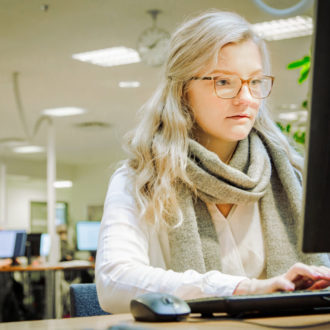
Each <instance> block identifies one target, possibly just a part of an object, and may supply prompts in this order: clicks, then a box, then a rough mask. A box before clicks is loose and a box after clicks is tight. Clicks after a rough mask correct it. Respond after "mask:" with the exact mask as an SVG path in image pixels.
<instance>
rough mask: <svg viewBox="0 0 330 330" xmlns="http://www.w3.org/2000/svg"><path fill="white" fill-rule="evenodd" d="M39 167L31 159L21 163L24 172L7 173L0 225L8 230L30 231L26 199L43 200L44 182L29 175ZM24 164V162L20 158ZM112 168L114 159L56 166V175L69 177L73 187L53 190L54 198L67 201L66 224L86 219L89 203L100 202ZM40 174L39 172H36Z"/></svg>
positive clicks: (44, 198) (28, 202) (45, 196)
mask: <svg viewBox="0 0 330 330" xmlns="http://www.w3.org/2000/svg"><path fill="white" fill-rule="evenodd" d="M38 166H41V165H40V164H37V163H34V162H26V163H25V173H29V174H31V175H23V170H22V171H17V169H15V171H16V173H20V174H10V173H8V175H7V180H6V205H7V210H6V213H7V216H6V219H5V223H4V224H3V226H4V227H5V228H11V229H19V228H22V229H26V230H30V202H31V201H47V182H46V178H45V174H43V178H41V177H35V176H34V175H32V173H33V171H34V170H35V168H36V167H38ZM21 167H22V168H23V167H24V161H21ZM115 167H116V162H115V161H114V162H113V163H111V164H109V163H101V164H93V165H81V166H72V168H69V167H67V168H66V170H65V171H63V170H61V166H59V170H58V174H57V177H58V178H61V179H62V178H65V179H68V180H72V182H73V187H72V188H68V189H56V200H57V201H64V202H67V203H68V205H69V209H68V211H69V224H70V227H71V228H74V225H75V223H76V222H77V221H80V220H87V218H88V214H87V208H88V206H89V205H93V206H95V205H103V202H104V199H105V195H106V191H107V186H108V182H109V178H110V176H111V174H112V173H113V171H114V169H115ZM9 172H10V171H9ZM38 173H40V171H39V172H38Z"/></svg>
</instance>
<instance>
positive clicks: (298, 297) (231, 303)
mask: <svg viewBox="0 0 330 330" xmlns="http://www.w3.org/2000/svg"><path fill="white" fill-rule="evenodd" d="M186 302H187V303H188V305H189V306H190V308H191V312H192V313H201V314H202V316H206V317H208V316H211V315H212V314H214V313H226V314H229V315H231V316H235V317H237V316H241V315H242V316H244V315H249V314H251V315H255V316H257V315H258V314H259V315H280V314H281V315H298V314H312V313H323V312H324V313H330V289H329V288H327V289H326V290H315V291H307V290H302V291H292V292H275V293H270V294H255V295H237V296H227V297H210V298H200V299H191V300H186Z"/></svg>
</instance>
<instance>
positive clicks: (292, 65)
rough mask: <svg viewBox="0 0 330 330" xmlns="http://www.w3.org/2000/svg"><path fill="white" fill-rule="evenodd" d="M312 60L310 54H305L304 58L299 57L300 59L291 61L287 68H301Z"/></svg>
mask: <svg viewBox="0 0 330 330" xmlns="http://www.w3.org/2000/svg"><path fill="white" fill-rule="evenodd" d="M310 61H311V58H310V56H309V55H306V56H304V57H303V58H301V59H299V60H296V61H293V62H291V63H289V64H288V66H287V68H288V69H289V70H292V69H296V68H299V67H301V66H303V65H305V64H307V63H310Z"/></svg>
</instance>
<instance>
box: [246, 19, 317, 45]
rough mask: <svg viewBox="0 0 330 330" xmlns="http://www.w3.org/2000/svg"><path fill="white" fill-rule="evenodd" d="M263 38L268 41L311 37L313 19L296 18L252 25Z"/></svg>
mask: <svg viewBox="0 0 330 330" xmlns="http://www.w3.org/2000/svg"><path fill="white" fill-rule="evenodd" d="M252 27H253V30H254V32H255V33H257V34H258V35H259V36H260V37H261V38H263V39H266V40H268V41H272V40H282V39H291V38H297V37H304V36H309V35H311V34H312V33H313V19H312V18H311V17H308V16H296V17H290V18H287V19H279V20H274V21H269V22H261V23H257V24H253V25H252Z"/></svg>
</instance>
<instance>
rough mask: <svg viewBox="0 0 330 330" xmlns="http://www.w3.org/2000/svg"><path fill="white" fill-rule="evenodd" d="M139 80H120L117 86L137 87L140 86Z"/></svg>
mask: <svg viewBox="0 0 330 330" xmlns="http://www.w3.org/2000/svg"><path fill="white" fill-rule="evenodd" d="M140 85H141V84H140V82H139V81H120V82H119V84H118V86H119V87H121V88H137V87H140Z"/></svg>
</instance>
